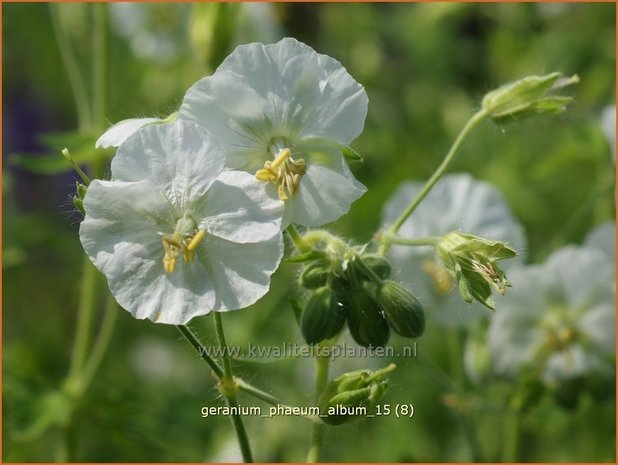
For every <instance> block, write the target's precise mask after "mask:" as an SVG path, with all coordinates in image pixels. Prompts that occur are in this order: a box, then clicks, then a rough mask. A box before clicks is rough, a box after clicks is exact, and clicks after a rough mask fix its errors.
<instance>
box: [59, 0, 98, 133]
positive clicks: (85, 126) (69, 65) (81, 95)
mask: <svg viewBox="0 0 618 465" xmlns="http://www.w3.org/2000/svg"><path fill="white" fill-rule="evenodd" d="M63 6H64V5H53V4H51V5H49V9H50V14H51V20H52V26H53V29H54V36H55V38H56V43H57V44H58V49H59V50H60V57H61V58H62V62H63V64H64V68H65V70H66V72H67V77H68V78H69V85H70V86H71V91H72V93H73V100H74V101H75V108H76V110H77V121H78V125H79V129H80V130H82V131H83V130H90V129H92V118H91V114H90V104H89V102H88V94H87V93H86V86H85V84H84V79H83V77H82V74H81V72H80V70H79V66H78V64H77V59H76V58H75V54H74V53H73V49H72V48H71V42H70V39H69V37H68V36H67V34H66V32H65V30H64V28H63V27H62V23H61V22H60V15H59V12H58V11H59V8H62V7H63Z"/></svg>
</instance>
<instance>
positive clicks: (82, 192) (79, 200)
mask: <svg viewBox="0 0 618 465" xmlns="http://www.w3.org/2000/svg"><path fill="white" fill-rule="evenodd" d="M87 190H88V188H87V187H86V186H85V185H83V184H82V183H81V182H76V183H75V195H74V196H73V205H75V207H77V209H78V210H79V211H80V212H81V213H82V215H85V214H86V212H85V210H84V197H85V196H86V191H87Z"/></svg>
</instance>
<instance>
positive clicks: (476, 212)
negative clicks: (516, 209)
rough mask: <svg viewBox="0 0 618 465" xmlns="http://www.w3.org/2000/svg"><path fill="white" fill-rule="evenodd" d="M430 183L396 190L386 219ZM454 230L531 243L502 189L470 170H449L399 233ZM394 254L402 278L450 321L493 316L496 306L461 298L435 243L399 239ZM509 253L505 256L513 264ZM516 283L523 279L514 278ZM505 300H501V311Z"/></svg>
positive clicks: (456, 323)
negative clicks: (490, 307)
mask: <svg viewBox="0 0 618 465" xmlns="http://www.w3.org/2000/svg"><path fill="white" fill-rule="evenodd" d="M423 185H424V183H419V182H405V183H403V184H402V185H401V186H399V188H398V189H397V191H396V192H395V193H394V194H393V195H392V196H391V198H390V200H389V201H388V202H387V203H386V204H385V207H384V211H383V215H382V218H383V221H382V223H383V225H384V226H385V227H388V226H390V225H391V224H392V223H393V221H394V220H395V219H396V218H397V217H399V215H400V214H401V213H402V212H403V210H404V209H405V207H406V206H407V205H408V204H409V203H410V201H411V200H412V199H413V198H414V197H415V196H416V194H418V193H419V192H420V190H421V189H422V187H423ZM451 231H461V232H465V233H470V234H475V235H478V236H482V237H484V238H486V239H491V240H497V241H504V242H507V243H508V244H509V245H510V246H511V247H513V248H514V249H515V250H516V251H517V252H518V253H519V254H520V255H521V251H523V250H524V248H525V244H526V242H525V238H524V232H523V229H522V227H521V226H520V224H519V223H518V222H517V220H516V219H515V217H514V216H513V214H512V213H511V211H510V209H509V207H508V205H507V204H506V202H505V201H504V199H503V198H502V196H501V195H500V193H499V192H498V191H497V190H496V189H495V188H494V187H493V186H491V185H490V184H488V183H486V182H482V181H476V180H474V179H473V178H472V177H471V176H470V175H467V174H451V175H447V176H444V178H442V179H441V180H440V182H438V184H436V186H434V188H433V189H432V190H431V192H430V193H429V194H428V195H427V197H426V198H425V199H424V200H423V202H421V204H420V205H419V206H418V208H417V209H416V210H415V211H414V213H413V214H412V215H411V216H410V217H409V218H408V219H407V220H406V221H405V222H404V223H403V225H402V226H401V229H400V230H399V233H398V234H399V235H400V236H402V237H406V238H416V239H420V238H426V237H431V236H442V235H444V234H447V233H448V232H451ZM389 256H390V258H391V260H392V264H393V269H394V271H395V272H398V275H397V279H399V280H401V281H402V282H403V284H405V285H406V286H407V287H409V288H410V290H412V291H413V292H414V293H415V294H416V295H417V297H418V298H419V300H420V301H421V302H422V303H423V305H424V306H425V307H426V308H427V309H428V311H427V314H428V315H430V316H434V317H435V318H436V319H437V321H439V322H440V323H443V324H445V325H448V326H461V325H466V324H469V323H471V322H473V321H476V320H477V319H478V318H480V317H483V316H485V317H488V316H489V315H490V312H488V310H487V309H486V308H484V307H482V306H481V305H480V304H479V303H477V302H474V303H472V304H467V303H465V302H463V301H462V300H461V297H460V295H459V292H458V291H457V288H456V286H455V282H454V280H453V278H452V277H451V275H450V274H449V273H448V271H447V270H446V269H445V268H444V267H443V265H442V264H441V262H440V260H439V258H438V256H437V254H436V253H435V251H434V249H433V248H431V247H409V246H403V245H393V247H392V248H391V250H390V253H389ZM514 260H515V261H517V259H509V260H506V261H504V262H501V265H503V267H504V268H506V269H507V276H508V268H509V266H512V262H513V261H514ZM508 277H509V280H510V281H511V282H512V283H513V285H514V286H517V282H516V281H514V280H512V279H510V276H508ZM500 305H501V300H499V301H498V311H499V307H500Z"/></svg>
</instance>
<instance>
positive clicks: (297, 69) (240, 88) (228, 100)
mask: <svg viewBox="0 0 618 465" xmlns="http://www.w3.org/2000/svg"><path fill="white" fill-rule="evenodd" d="M367 102H368V100H367V94H366V93H365V90H364V89H363V86H361V85H360V84H359V83H358V82H356V81H355V80H354V79H353V78H352V77H351V76H350V75H349V74H348V72H347V71H346V70H345V68H344V67H343V66H342V65H341V64H340V63H339V62H338V61H336V60H334V59H333V58H330V57H328V56H326V55H321V54H318V53H316V52H315V51H314V50H313V49H312V48H310V47H308V46H307V45H305V44H302V43H300V42H298V41H297V40H295V39H291V38H286V39H283V40H281V41H280V42H278V43H276V44H272V45H264V44H261V43H252V44H248V45H241V46H239V47H238V48H236V50H234V52H232V54H231V55H230V56H228V57H227V58H226V59H225V60H224V61H223V63H222V64H221V66H219V68H217V70H216V72H215V73H214V74H213V75H212V76H210V77H206V78H204V79H202V80H200V81H198V82H197V83H196V84H194V85H193V87H191V88H190V89H189V90H188V92H187V94H186V95H185V98H184V101H183V104H182V106H181V108H180V111H179V118H181V119H187V120H191V121H195V122H197V123H199V124H200V125H202V126H204V127H205V128H206V129H208V130H209V131H211V132H212V133H213V134H214V135H215V137H216V138H217V140H218V141H219V142H220V143H221V144H222V146H223V148H224V151H225V154H226V165H227V166H228V167H229V168H232V169H242V170H245V171H249V172H251V173H252V174H255V175H256V177H257V178H258V179H259V180H260V181H263V182H266V183H268V184H269V186H268V190H269V191H270V193H271V195H273V196H278V197H279V199H281V200H284V201H285V205H286V209H285V216H284V224H288V223H290V222H294V223H299V224H302V225H306V226H318V225H321V224H324V223H327V222H330V221H334V220H336V219H337V218H339V217H340V216H341V215H343V214H344V213H346V212H347V211H348V210H349V208H350V205H351V204H352V202H354V201H355V200H356V199H358V198H359V197H360V196H361V195H362V194H363V193H364V192H365V190H366V189H365V187H364V186H363V185H362V184H360V183H359V182H358V181H357V180H356V179H355V178H354V176H353V175H352V173H351V172H350V170H349V168H348V165H347V163H346V161H345V159H344V157H343V155H342V153H343V152H345V153H349V152H350V151H349V150H348V149H347V146H348V145H349V144H350V143H351V142H352V141H353V140H354V139H355V138H356V137H357V136H358V135H359V134H360V132H361V131H362V129H363V126H364V121H365V116H366V114H367Z"/></svg>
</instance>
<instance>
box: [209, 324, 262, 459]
mask: <svg viewBox="0 0 618 465" xmlns="http://www.w3.org/2000/svg"><path fill="white" fill-rule="evenodd" d="M214 318H215V331H216V332H217V339H218V340H219V347H221V349H222V358H223V376H222V377H221V380H220V382H219V386H220V390H221V394H223V396H224V397H225V400H226V402H227V405H228V406H229V407H230V411H232V412H237V411H238V402H237V401H236V390H237V386H236V381H235V379H234V373H233V372H232V360H231V357H230V354H229V350H228V346H227V342H226V341H225V333H224V332H223V321H222V318H221V314H220V313H219V312H214ZM234 407H235V408H234ZM230 419H231V420H232V425H233V426H234V431H235V432H236V437H237V438H238V444H239V446H240V451H241V453H242V457H243V460H244V461H245V462H247V463H248V462H253V457H252V455H251V446H250V445H249V438H248V437H247V431H246V430H245V425H244V424H243V422H242V418H241V417H240V415H239V414H238V413H235V414H230Z"/></svg>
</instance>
